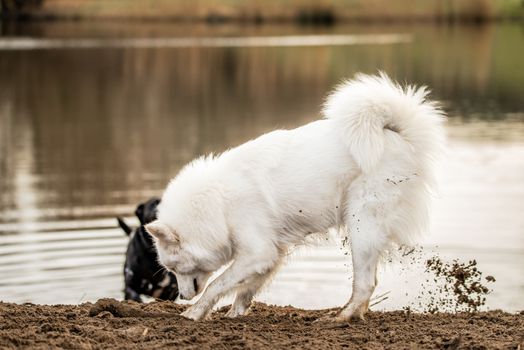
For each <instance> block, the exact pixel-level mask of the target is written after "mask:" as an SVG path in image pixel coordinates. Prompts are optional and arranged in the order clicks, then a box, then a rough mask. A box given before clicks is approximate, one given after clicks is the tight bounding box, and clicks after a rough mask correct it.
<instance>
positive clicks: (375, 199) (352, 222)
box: [337, 180, 399, 319]
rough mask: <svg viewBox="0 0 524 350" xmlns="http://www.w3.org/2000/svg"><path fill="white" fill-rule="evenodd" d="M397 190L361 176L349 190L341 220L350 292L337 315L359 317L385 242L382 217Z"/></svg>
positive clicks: (394, 198) (393, 201)
mask: <svg viewBox="0 0 524 350" xmlns="http://www.w3.org/2000/svg"><path fill="white" fill-rule="evenodd" d="M398 194H399V193H398V192H396V191H387V190H385V189H384V188H381V186H380V185H377V184H373V183H372V182H368V181H362V180H360V181H359V183H355V186H354V187H353V190H352V191H350V192H349V196H348V204H349V205H348V211H347V213H346V217H345V223H346V226H347V230H348V234H349V235H350V241H351V256H352V260H353V292H352V295H351V298H350V300H349V302H348V304H347V305H346V306H345V307H344V308H343V309H342V311H341V312H340V314H339V315H338V317H337V319H349V318H353V317H359V318H363V316H364V314H365V313H366V312H367V310H368V307H369V300H370V298H371V295H372V294H373V292H374V290H375V287H376V284H377V277H376V274H377V267H378V262H379V259H380V256H381V255H382V253H383V251H384V249H385V248H386V247H387V245H388V242H389V239H388V234H387V230H386V225H385V218H386V215H387V211H388V210H389V209H390V206H391V205H392V204H393V203H395V200H396V199H397V198H398Z"/></svg>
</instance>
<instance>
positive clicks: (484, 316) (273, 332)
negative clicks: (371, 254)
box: [0, 299, 524, 349]
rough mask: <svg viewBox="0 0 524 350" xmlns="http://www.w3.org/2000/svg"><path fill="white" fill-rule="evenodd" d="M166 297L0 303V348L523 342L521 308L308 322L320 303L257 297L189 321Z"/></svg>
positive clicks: (497, 345)
mask: <svg viewBox="0 0 524 350" xmlns="http://www.w3.org/2000/svg"><path fill="white" fill-rule="evenodd" d="M184 307H185V306H181V305H177V304H174V303H172V302H153V303H150V304H136V303H129V302H118V301H116V300H113V299H101V300H99V301H98V302H97V303H95V304H92V303H84V304H81V305H34V304H23V305H19V304H11V303H0V348H2V349H4V348H6V349H10V348H31V349H47V348H57V347H58V348H70V349H73V348H74V349H102V348H106V349H107V348H112V349H135V348H136V349H138V348H141V349H144V348H148V349H150V348H162V349H165V348H177V349H186V348H187V349H211V348H213V349H243V348H257V349H264V348H265V349H276V348H280V349H283V348H286V349H302V348H313V349H330V348H333V349H334V348H342V347H344V348H349V349H406V348H410V349H428V348H438V349H443V348H447V349H457V348H464V349H522V348H524V312H521V313H517V314H509V313H505V312H501V311H490V312H479V313H458V314H446V313H436V314H415V313H411V312H406V311H396V312H371V313H369V314H368V316H367V320H366V321H365V322H363V321H352V322H345V323H325V322H314V321H315V320H316V319H317V318H319V317H321V316H323V315H325V314H326V312H327V311H326V310H320V311H307V310H300V309H296V308H293V307H276V306H269V305H265V304H260V303H257V304H255V305H254V307H253V309H252V312H251V313H250V315H248V316H244V317H240V318H237V319H228V318H225V317H224V314H225V309H222V310H220V311H218V312H216V313H214V315H213V317H212V319H211V320H209V321H204V322H193V321H190V320H186V319H184V318H182V317H180V316H178V314H179V313H180V312H181V311H182V310H183V309H184Z"/></svg>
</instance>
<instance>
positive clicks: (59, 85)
mask: <svg viewBox="0 0 524 350" xmlns="http://www.w3.org/2000/svg"><path fill="white" fill-rule="evenodd" d="M523 56H524V28H523V27H522V26H521V25H518V24H501V25H486V26H431V25H416V26H407V25H391V26H371V25H369V26H336V27H329V28H307V27H294V26H284V25H282V26H234V25H222V26H210V27H206V26H197V25H195V26H190V25H173V24H169V23H159V24H154V23H140V24H137V23H126V22H116V23H110V22H94V23H74V22H66V23H60V22H56V23H45V22H40V23H24V24H22V25H14V24H9V25H6V24H3V25H2V26H1V27H0V193H1V196H0V300H3V301H13V302H26V301H30V302H35V303H78V302H83V301H93V300H96V299H98V298H101V297H115V298H122V292H121V290H122V286H123V281H122V264H123V258H124V255H123V254H124V251H125V247H126V237H125V235H124V234H123V232H121V230H120V229H119V228H117V226H116V220H115V219H114V218H115V216H117V215H120V216H125V217H128V219H129V220H132V218H131V216H132V214H133V212H134V209H135V207H136V205H137V204H138V203H139V202H141V201H144V200H145V199H147V198H149V197H150V196H153V195H160V194H161V191H162V189H163V188H164V187H165V185H166V184H167V182H168V181H169V179H170V178H171V177H173V176H174V175H175V174H176V173H177V171H178V170H179V169H180V168H181V167H182V166H183V165H184V164H185V163H187V162H188V161H190V160H191V159H193V158H194V157H196V156H198V155H201V154H205V153H209V152H220V151H222V150H224V149H226V148H228V147H233V146H235V145H238V144H240V143H242V142H244V141H246V140H248V139H250V138H253V137H256V136H258V135H260V134H261V133H263V132H267V131H270V130H273V129H275V128H292V127H296V126H299V125H301V124H303V123H305V122H308V121H312V120H314V119H315V118H318V115H319V109H320V106H321V103H322V100H323V97H324V96H325V95H326V93H327V92H328V91H329V90H330V89H331V88H332V87H333V85H334V84H336V83H337V82H339V81H340V80H341V79H343V78H346V77H351V76H352V75H353V74H354V73H355V72H358V71H363V72H367V73H375V72H377V70H383V71H385V72H387V73H388V74H390V75H391V76H392V77H394V78H396V79H398V80H400V81H407V82H413V83H417V84H424V85H428V86H429V87H430V88H431V89H432V90H433V95H432V96H433V97H434V98H436V99H439V100H441V101H442V103H443V105H444V107H445V109H446V111H447V112H448V115H449V120H448V125H447V130H448V134H449V136H448V138H449V152H448V157H447V159H446V161H445V162H444V163H443V164H442V166H441V167H440V170H439V171H440V179H441V190H440V194H439V196H438V198H436V199H435V210H434V221H433V222H434V224H433V227H432V230H431V231H432V232H431V234H430V235H429V236H428V238H427V239H426V240H425V241H424V242H423V243H422V245H423V250H422V252H419V253H417V255H416V259H414V260H413V259H412V260H409V261H405V262H404V263H403V264H398V263H395V264H392V265H390V266H388V267H385V268H384V269H382V271H381V278H380V284H379V287H378V289H377V292H376V294H377V295H379V294H382V293H385V292H390V294H389V299H387V300H385V301H384V302H382V303H380V304H378V305H377V306H376V307H375V309H395V308H402V307H404V306H410V305H415V304H416V303H418V302H419V295H420V293H421V291H422V290H424V289H428V288H429V289H431V288H432V287H431V285H430V284H428V283H427V282H425V280H426V279H427V276H426V275H424V273H423V271H422V270H423V262H424V259H425V257H427V256H431V255H433V254H439V255H440V256H441V257H443V258H445V259H450V260H451V259H461V260H467V259H472V258H475V259H477V261H478V263H479V268H480V270H481V271H483V272H484V274H485V275H494V276H495V277H496V279H497V282H496V283H494V284H492V285H491V286H492V288H493V293H492V294H491V296H490V297H488V302H487V307H489V308H502V309H505V310H510V311H516V310H522V309H524V215H523V213H524V63H523V62H522V57H523ZM131 222H133V221H131ZM135 223H136V221H135ZM289 260H290V261H289V263H288V264H287V265H286V266H285V267H284V268H283V269H282V271H281V272H280V273H279V274H278V275H277V277H276V278H275V280H274V281H273V283H272V284H270V285H269V286H268V287H267V288H266V289H265V290H264V291H263V293H261V295H260V296H259V297H258V299H259V300H262V301H266V302H270V303H276V304H292V305H295V306H299V307H303V308H320V307H332V306H339V305H342V304H344V303H345V302H346V301H347V297H348V296H349V294H350V290H351V280H350V276H351V274H350V270H351V269H350V264H349V261H348V259H347V258H346V257H345V256H344V254H343V252H342V251H341V250H340V249H339V248H337V247H336V246H335V244H334V243H331V242H327V243H324V244H322V245H321V247H318V248H315V247H307V248H303V249H299V250H297V251H296V252H295V253H294V254H293V255H292V256H291V257H290V259H289Z"/></svg>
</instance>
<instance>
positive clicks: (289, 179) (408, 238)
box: [147, 74, 444, 320]
mask: <svg viewBox="0 0 524 350" xmlns="http://www.w3.org/2000/svg"><path fill="white" fill-rule="evenodd" d="M426 95H427V92H426V90H425V89H424V88H420V89H416V88H414V87H411V86H408V87H406V88H402V87H400V86H399V85H398V84H395V83H393V82H392V81H391V80H390V79H389V78H388V77H387V76H386V75H385V74H380V75H379V76H368V75H357V76H356V77H355V78H354V79H353V80H349V81H347V82H344V83H342V84H341V85H340V86H339V87H338V88H337V89H336V90H335V91H334V92H333V93H332V94H331V95H330V96H329V97H328V99H327V101H326V103H325V105H324V109H323V112H324V116H325V118H324V119H322V120H318V121H315V122H312V123H310V124H307V125H304V126H302V127H299V128H297V129H293V130H277V131H273V132H270V133H267V134H265V135H262V136H260V137H259V138H257V139H254V140H251V141H249V142H247V143H244V144H242V145H240V146H238V147H236V148H233V149H231V150H228V151H226V152H224V153H222V154H221V155H219V156H212V155H211V156H207V157H202V158H198V159H196V160H194V161H193V162H191V163H190V164H188V165H187V166H186V167H185V168H184V169H183V170H182V171H181V172H180V173H179V174H178V176H177V177H176V178H174V179H173V180H172V181H171V182H170V184H169V185H168V187H167V189H166V190H165V193H164V195H163V198H162V201H161V203H160V205H159V207H158V220H157V221H156V222H154V223H153V224H151V225H150V226H148V227H147V228H148V231H149V232H151V234H153V235H154V236H156V237H157V239H156V242H157V249H158V251H159V258H160V261H161V263H163V264H164V265H165V266H166V267H167V268H169V269H171V270H173V271H174V272H175V273H176V274H177V277H180V278H179V283H181V284H182V285H181V290H184V291H186V294H188V295H186V297H187V298H188V299H189V298H191V297H193V296H194V295H195V294H197V293H198V291H196V290H194V288H193V287H191V286H189V285H188V284H189V283H190V282H186V281H192V280H193V279H195V278H196V279H199V281H200V280H207V277H206V276H209V274H210V273H211V272H213V271H216V270H217V269H218V268H220V267H221V266H223V265H225V264H227V263H230V262H231V265H230V266H229V267H228V268H227V269H226V270H225V271H224V273H222V274H221V275H220V276H219V277H217V278H216V279H215V280H214V281H213V282H211V284H210V285H209V286H208V288H207V289H206V291H205V292H204V294H203V295H202V297H201V298H200V299H199V301H198V302H197V303H196V304H194V305H193V306H192V307H190V308H189V309H188V310H186V311H185V312H184V316H186V317H189V318H192V319H196V320H198V319H201V318H203V317H205V316H206V315H208V314H209V312H210V310H211V308H212V307H213V305H214V304H215V303H216V302H217V301H218V299H219V298H221V297H222V296H224V295H225V294H227V293H229V292H232V291H237V298H236V300H235V303H234V304H233V306H232V308H231V310H230V312H229V313H228V315H229V316H237V315H241V314H244V313H245V312H247V309H248V307H249V304H250V303H251V300H252V298H253V296H254V295H255V294H256V292H257V290H258V289H259V288H260V287H261V286H262V285H263V284H264V282H265V281H267V279H268V278H269V277H270V276H271V275H272V274H273V273H274V272H275V271H276V269H277V267H278V265H279V263H280V262H281V260H282V257H283V256H284V255H285V253H286V252H287V251H288V249H289V248H290V247H291V246H293V245H296V244H300V243H302V242H303V241H304V239H305V238H306V237H307V236H308V235H310V234H312V233H323V232H326V231H327V230H328V229H331V228H335V229H342V230H343V231H344V232H346V233H348V234H349V239H350V241H351V250H352V259H353V269H354V271H353V273H354V286H353V294H352V297H351V299H350V302H349V303H348V305H346V306H345V308H344V309H343V310H342V311H341V313H340V315H339V316H338V318H341V319H347V318H349V317H353V316H362V315H363V314H364V313H365V312H366V310H367V308H368V303H369V298H370V297H371V294H372V293H373V290H374V288H375V285H376V277H375V274H376V268H377V264H378V259H379V257H380V255H381V254H382V253H383V252H384V251H385V250H386V249H387V248H388V247H389V246H390V245H391V244H410V243H413V242H414V241H415V239H416V238H417V237H418V235H419V234H421V233H422V232H424V231H425V230H426V229H427V224H428V199H429V190H430V187H431V186H432V185H433V183H434V179H433V169H432V168H433V161H434V160H435V159H436V157H437V156H438V155H439V153H440V152H441V148H442V145H443V142H444V133H443V127H442V123H443V114H442V112H441V111H440V110H439V109H438V107H437V106H436V105H435V104H434V103H432V102H428V101H426ZM155 225H156V226H155ZM202 276H204V277H202ZM199 287H200V286H199ZM198 289H200V288H198Z"/></svg>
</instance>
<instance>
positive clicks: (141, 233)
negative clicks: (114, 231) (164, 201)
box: [117, 198, 178, 302]
mask: <svg viewBox="0 0 524 350" xmlns="http://www.w3.org/2000/svg"><path fill="white" fill-rule="evenodd" d="M158 203H160V199H158V198H151V199H150V200H148V201H147V202H145V203H141V204H140V205H139V206H138V207H137V208H136V211H135V215H136V216H137V217H138V220H140V226H139V227H138V228H137V229H135V230H134V231H133V230H132V229H131V228H130V227H129V226H128V225H127V224H126V223H125V221H124V220H123V219H121V218H117V220H118V224H119V226H120V227H121V228H122V230H124V232H125V233H126V234H127V235H128V236H129V243H128V245H127V252H126V261H125V264H124V281H125V291H124V293H125V299H126V300H135V301H138V302H141V301H142V300H141V298H140V295H149V296H152V297H155V298H158V299H163V300H174V299H176V297H177V296H178V285H177V281H176V277H175V275H174V274H172V273H170V272H168V271H166V270H165V269H164V268H163V267H162V266H161V265H160V264H159V263H158V256H157V253H156V250H155V247H154V245H153V240H152V238H151V236H150V235H149V233H147V232H146V230H145V229H144V225H146V224H148V223H150V222H152V221H154V220H155V219H156V208H157V206H158Z"/></svg>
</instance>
